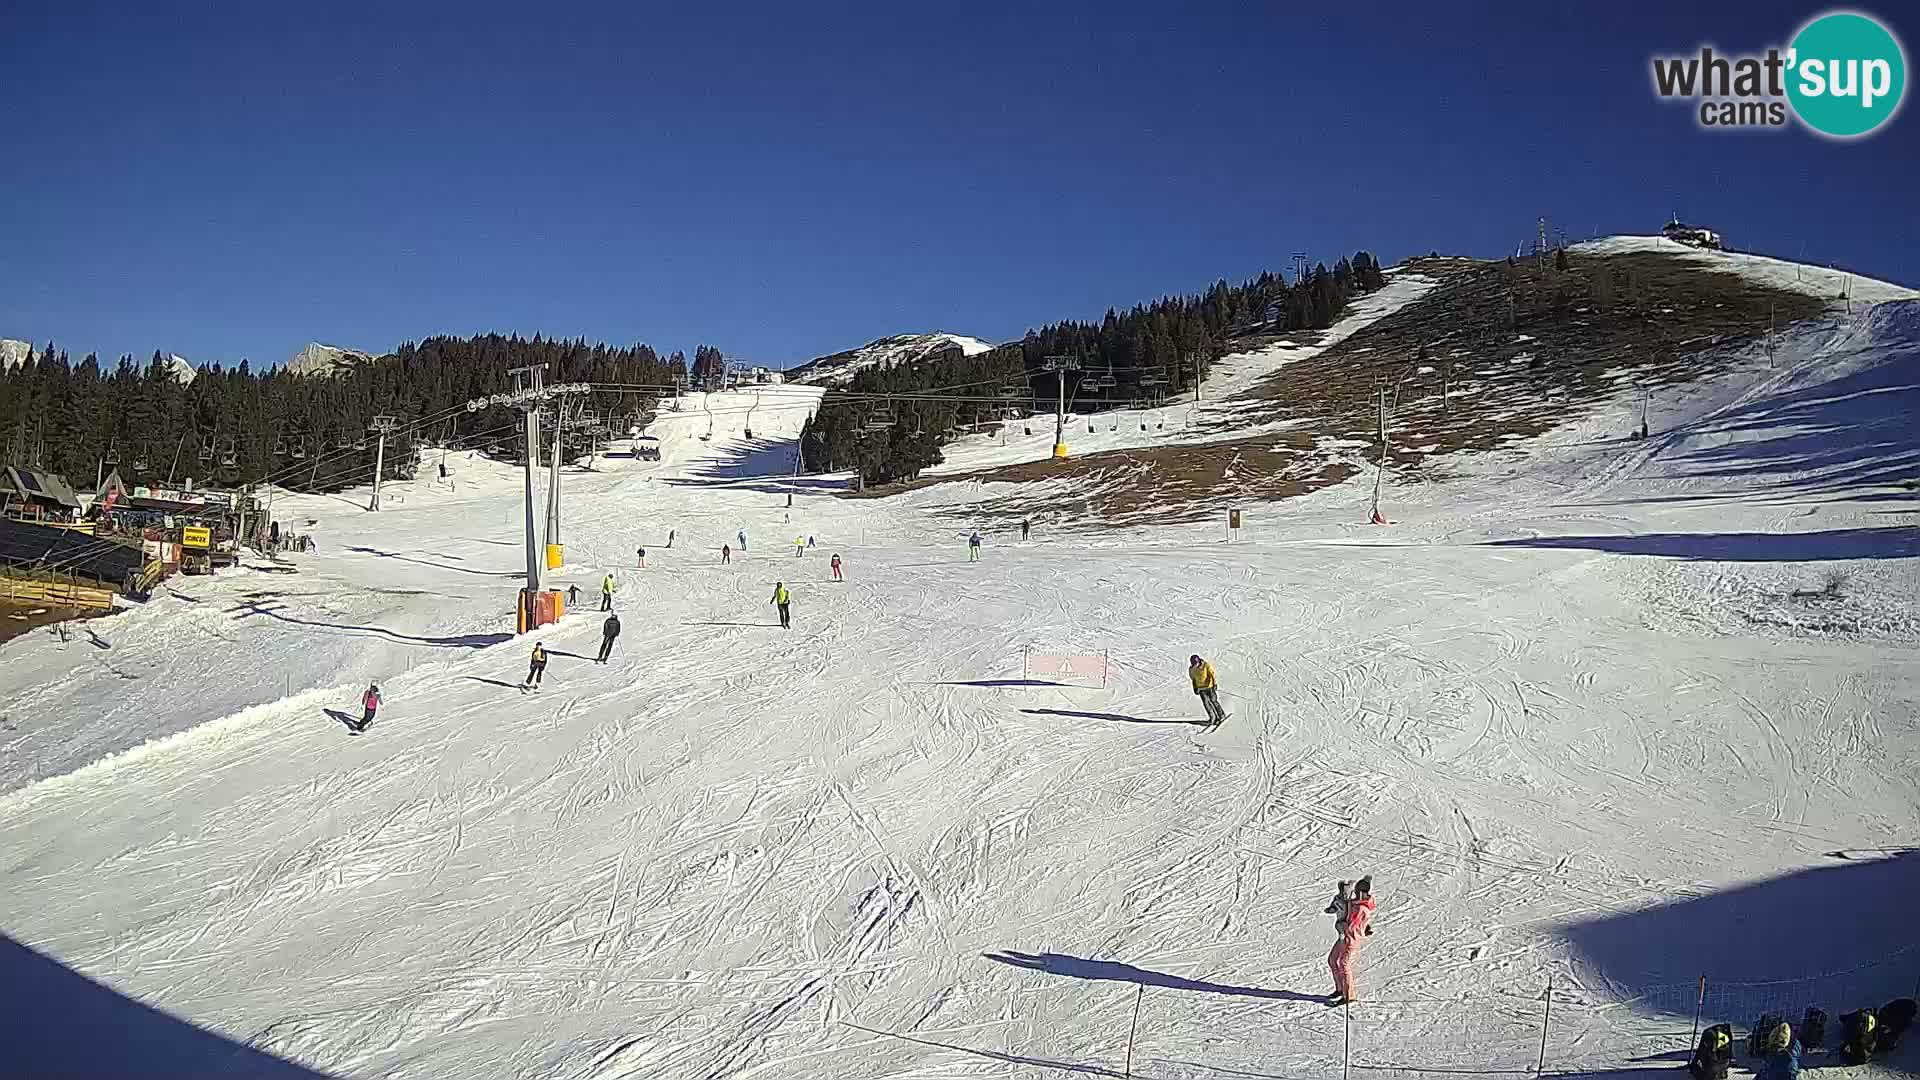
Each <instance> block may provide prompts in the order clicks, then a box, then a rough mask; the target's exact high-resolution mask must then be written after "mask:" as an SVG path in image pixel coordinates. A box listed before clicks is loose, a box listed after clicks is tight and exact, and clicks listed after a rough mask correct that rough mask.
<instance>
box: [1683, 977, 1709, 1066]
mask: <svg viewBox="0 0 1920 1080" xmlns="http://www.w3.org/2000/svg"><path fill="white" fill-rule="evenodd" d="M1706 1007H1707V977H1706V976H1705V975H1702V976H1700V989H1699V991H1698V992H1697V993H1695V994H1694V997H1693V1038H1691V1039H1689V1040H1688V1041H1687V1046H1688V1048H1689V1049H1691V1048H1692V1047H1693V1046H1694V1045H1695V1044H1697V1043H1699V1041H1700V1013H1701V1011H1702V1010H1704V1009H1705V1008H1706Z"/></svg>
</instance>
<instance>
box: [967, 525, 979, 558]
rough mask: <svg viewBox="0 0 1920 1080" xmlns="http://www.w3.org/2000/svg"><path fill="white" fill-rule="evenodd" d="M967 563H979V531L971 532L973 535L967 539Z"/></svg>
mask: <svg viewBox="0 0 1920 1080" xmlns="http://www.w3.org/2000/svg"><path fill="white" fill-rule="evenodd" d="M967 561H968V562H979V561H980V530H979V529H975V530H973V535H972V536H969V537H967Z"/></svg>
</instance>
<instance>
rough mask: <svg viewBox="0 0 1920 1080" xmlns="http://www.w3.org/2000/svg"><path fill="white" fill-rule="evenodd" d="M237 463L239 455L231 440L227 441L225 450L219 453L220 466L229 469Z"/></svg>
mask: <svg viewBox="0 0 1920 1080" xmlns="http://www.w3.org/2000/svg"><path fill="white" fill-rule="evenodd" d="M239 463H240V455H239V452H238V448H237V447H235V446H234V444H233V440H232V439H228V440H227V448H226V449H225V450H223V451H221V453H220V464H221V465H223V466H225V467H226V468H229V469H231V468H233V467H234V466H235V465H238V464H239Z"/></svg>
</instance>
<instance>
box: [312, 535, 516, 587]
mask: <svg viewBox="0 0 1920 1080" xmlns="http://www.w3.org/2000/svg"><path fill="white" fill-rule="evenodd" d="M342 550H344V551H351V552H354V553H355V554H359V555H377V556H379V557H380V558H382V559H398V560H400V561H401V562H410V563H414V564H416V565H418V566H431V567H433V568H434V569H435V570H451V571H453V572H454V573H456V574H473V575H475V576H477V577H490V578H517V579H522V580H524V579H525V578H526V576H527V572H526V571H525V570H521V571H517V572H515V571H501V570H469V569H467V568H466V567H464V566H448V565H446V564H445V563H437V562H430V561H428V560H426V559H416V558H414V557H412V556H411V555H402V554H400V553H399V552H397V551H381V550H380V549H379V548H371V547H367V546H365V545H363V544H350V545H348V546H347V547H345V548H343V549H342ZM441 558H443V559H455V560H458V558H459V557H458V556H456V555H442V556H441Z"/></svg>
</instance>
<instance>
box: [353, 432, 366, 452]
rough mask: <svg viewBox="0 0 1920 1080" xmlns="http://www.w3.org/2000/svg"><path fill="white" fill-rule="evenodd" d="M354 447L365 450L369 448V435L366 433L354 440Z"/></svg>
mask: <svg viewBox="0 0 1920 1080" xmlns="http://www.w3.org/2000/svg"><path fill="white" fill-rule="evenodd" d="M353 448H354V449H355V450H365V449H366V448H367V437H366V436H365V435H362V436H360V437H359V438H357V439H355V440H353Z"/></svg>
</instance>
